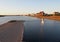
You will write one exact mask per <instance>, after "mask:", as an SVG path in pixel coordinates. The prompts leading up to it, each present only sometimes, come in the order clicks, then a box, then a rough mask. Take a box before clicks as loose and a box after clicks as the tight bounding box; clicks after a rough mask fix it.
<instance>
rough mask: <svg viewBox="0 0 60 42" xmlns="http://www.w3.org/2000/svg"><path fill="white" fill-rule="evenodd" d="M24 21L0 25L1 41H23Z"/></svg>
mask: <svg viewBox="0 0 60 42" xmlns="http://www.w3.org/2000/svg"><path fill="white" fill-rule="evenodd" d="M23 29H24V25H23V22H12V23H6V24H4V25H1V26H0V42H22V39H23Z"/></svg>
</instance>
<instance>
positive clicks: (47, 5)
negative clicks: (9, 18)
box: [0, 0, 60, 15]
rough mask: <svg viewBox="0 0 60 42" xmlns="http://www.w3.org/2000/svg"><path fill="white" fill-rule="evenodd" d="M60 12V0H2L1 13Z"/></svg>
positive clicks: (0, 0) (0, 3)
mask: <svg viewBox="0 0 60 42" xmlns="http://www.w3.org/2000/svg"><path fill="white" fill-rule="evenodd" d="M40 11H44V12H46V13H52V12H54V11H58V12H60V0H0V14H1V15H8V14H9V15H18V14H28V13H37V12H40Z"/></svg>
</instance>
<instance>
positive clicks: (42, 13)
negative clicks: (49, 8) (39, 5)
mask: <svg viewBox="0 0 60 42" xmlns="http://www.w3.org/2000/svg"><path fill="white" fill-rule="evenodd" d="M36 14H37V15H38V16H43V15H44V14H45V13H44V11H41V12H39V13H36Z"/></svg>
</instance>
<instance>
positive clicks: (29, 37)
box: [23, 19, 60, 42]
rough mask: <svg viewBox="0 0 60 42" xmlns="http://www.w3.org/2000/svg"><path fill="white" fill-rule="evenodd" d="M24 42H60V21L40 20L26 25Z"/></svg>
mask: <svg viewBox="0 0 60 42" xmlns="http://www.w3.org/2000/svg"><path fill="white" fill-rule="evenodd" d="M24 26H25V28H24V34H23V41H25V42H60V21H55V20H48V19H40V20H36V21H31V22H25V23H24Z"/></svg>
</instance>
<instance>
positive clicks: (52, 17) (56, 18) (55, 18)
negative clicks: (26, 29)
mask: <svg viewBox="0 0 60 42" xmlns="http://www.w3.org/2000/svg"><path fill="white" fill-rule="evenodd" d="M34 17H37V18H46V19H51V20H57V21H60V16H34Z"/></svg>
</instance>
